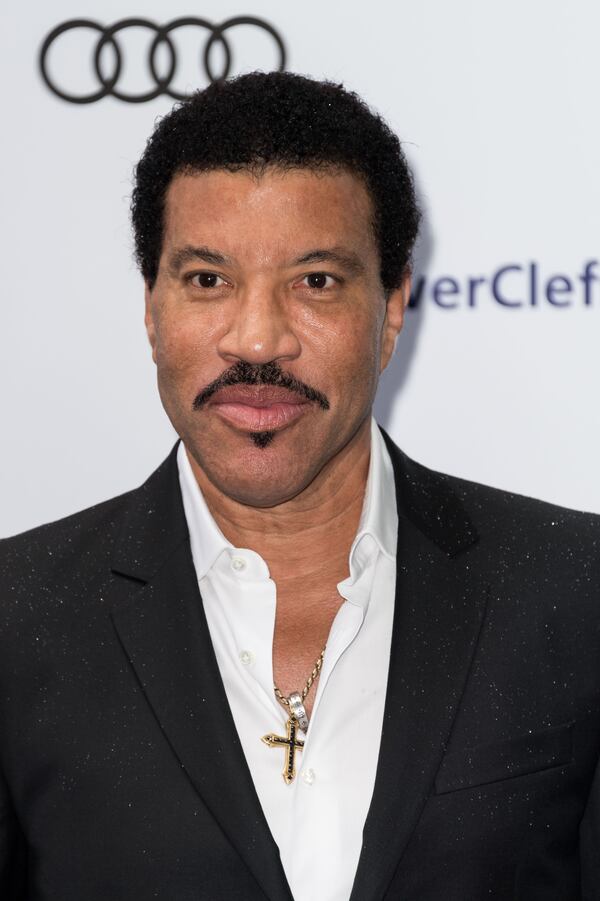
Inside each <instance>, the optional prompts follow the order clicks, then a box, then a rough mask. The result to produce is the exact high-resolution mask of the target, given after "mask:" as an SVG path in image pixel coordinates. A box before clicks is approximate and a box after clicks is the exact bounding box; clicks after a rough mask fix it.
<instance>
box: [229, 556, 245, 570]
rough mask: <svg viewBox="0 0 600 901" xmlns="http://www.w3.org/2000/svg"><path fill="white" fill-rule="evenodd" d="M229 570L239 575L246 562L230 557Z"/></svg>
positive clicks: (241, 558)
mask: <svg viewBox="0 0 600 901" xmlns="http://www.w3.org/2000/svg"><path fill="white" fill-rule="evenodd" d="M231 568H232V570H233V571H234V572H236V573H241V572H242V570H244V569H246V561H245V560H244V558H243V557H232V558H231Z"/></svg>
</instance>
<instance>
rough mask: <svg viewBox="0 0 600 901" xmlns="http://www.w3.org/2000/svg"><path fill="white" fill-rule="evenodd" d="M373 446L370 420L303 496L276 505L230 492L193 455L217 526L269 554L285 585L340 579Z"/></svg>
mask: <svg viewBox="0 0 600 901" xmlns="http://www.w3.org/2000/svg"><path fill="white" fill-rule="evenodd" d="M370 450H371V426H370V420H369V419H367V420H366V421H365V422H364V423H363V424H362V426H361V427H360V429H359V430H358V432H357V433H356V435H355V436H354V437H353V438H352V440H351V441H350V442H348V444H347V445H346V447H344V448H343V449H342V450H341V451H339V453H338V454H336V456H335V457H334V458H332V459H331V460H330V461H329V462H328V463H327V464H326V465H325V466H324V467H323V469H322V470H321V472H320V473H319V475H318V476H317V478H316V479H315V480H314V481H313V482H312V483H311V484H310V485H309V486H308V487H307V488H306V489H305V490H304V491H302V492H300V494H298V495H297V496H296V497H294V498H292V499H291V500H289V501H286V502H285V503H282V504H279V505H277V506H275V507H269V508H259V507H250V506H246V505H244V504H241V503H239V502H238V501H235V500H232V499H231V498H229V497H227V496H226V495H224V494H223V493H222V492H220V491H219V490H218V489H216V488H215V486H214V485H213V484H212V483H211V482H210V481H209V479H208V478H207V477H206V475H205V473H204V471H203V470H202V469H201V468H200V467H199V466H198V464H197V463H196V462H195V461H194V459H193V458H192V457H191V455H190V454H188V458H189V460H190V463H191V466H192V469H193V471H194V475H195V477H196V480H197V481H198V484H199V486H200V489H201V491H202V493H203V495H204V498H205V500H206V503H207V505H208V508H209V510H210V512H211V514H212V516H213V517H214V519H215V521H216V523H217V525H218V526H219V528H220V529H221V531H222V532H223V534H224V535H225V537H226V538H227V540H228V541H230V542H231V543H232V544H233V545H234V547H240V548H241V547H246V548H250V549H251V550H253V551H256V552H257V553H258V554H260V555H261V557H263V559H264V560H265V561H266V563H267V565H268V567H269V571H270V573H271V578H272V579H274V581H275V582H276V583H277V584H278V586H279V585H282V586H283V584H284V583H289V582H290V581H291V580H293V577H294V574H295V573H298V574H301V576H302V579H303V581H304V584H305V585H306V580H307V578H308V579H309V580H310V578H311V576H314V578H315V579H322V578H323V576H324V575H328V576H329V578H330V579H335V580H340V579H342V578H344V577H345V576H346V575H347V569H348V554H349V552H350V547H351V545H352V541H353V539H354V536H355V535H356V531H357V529H358V523H359V520H360V514H361V511H362V505H363V500H364V493H365V486H366V481H367V474H368V469H369V457H370Z"/></svg>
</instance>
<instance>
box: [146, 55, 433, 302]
mask: <svg viewBox="0 0 600 901" xmlns="http://www.w3.org/2000/svg"><path fill="white" fill-rule="evenodd" d="M269 166H273V167H277V168H283V169H297V168H309V169H313V170H319V169H323V170H327V169H328V168H329V169H332V168H333V169H338V170H339V169H343V170H346V171H348V172H350V173H352V174H354V175H356V176H357V177H359V178H360V179H361V180H362V181H363V183H364V184H365V186H366V188H367V191H368V193H369V195H370V197H371V200H372V204H373V223H372V224H373V229H374V233H375V237H376V240H377V244H378V248H379V254H380V264H381V283H382V286H383V289H384V291H385V292H386V293H389V292H391V291H393V290H394V289H396V288H398V287H399V286H400V285H401V283H402V280H403V277H404V275H405V274H406V272H407V270H408V269H409V268H410V264H411V254H412V249H413V246H414V243H415V240H416V237H417V233H418V229H419V221H420V212H419V207H418V204H417V200H416V196H415V189H414V183H413V178H412V175H411V172H410V170H409V168H408V164H407V162H406V158H405V156H404V153H403V151H402V148H401V146H400V141H399V139H398V137H397V136H396V135H395V134H394V133H393V132H392V131H391V129H390V128H389V126H388V125H387V124H386V123H385V122H384V121H383V119H382V118H381V117H380V116H379V115H377V114H376V113H374V112H373V111H371V110H370V109H369V107H368V106H367V105H366V104H365V102H364V101H363V100H361V98H360V97H358V96H357V95H356V94H355V93H353V92H350V91H347V90H346V89H344V87H343V86H342V85H339V84H334V83H333V82H329V81H317V80H315V79H312V78H307V77H305V76H302V75H297V74H293V73H290V72H269V73H262V72H251V73H249V74H247V75H241V76H238V77H237V78H233V79H231V80H228V81H218V82H215V83H214V84H211V85H210V86H209V87H207V88H205V89H204V90H201V91H197V92H195V93H194V94H192V95H191V96H190V97H189V98H187V99H186V100H184V101H182V102H181V103H179V104H177V105H176V106H175V107H174V108H173V110H172V111H171V112H170V113H168V114H167V115H166V116H165V117H164V118H162V119H161V120H160V121H159V123H158V125H157V127H156V129H155V131H154V132H153V134H152V135H151V136H150V138H149V140H148V143H147V144H146V148H145V150H144V153H143V155H142V157H141V159H140V161H139V163H138V164H137V166H136V168H135V175H134V187H133V194H132V200H131V217H132V224H133V231H134V240H135V257H136V261H137V264H138V266H139V269H140V271H141V273H142V275H143V277H144V279H145V281H146V282H147V284H148V285H149V286H150V288H152V287H153V285H154V282H155V281H156V277H157V274H158V268H159V260H160V255H161V251H162V242H163V230H164V209H165V198H166V194H167V191H168V188H169V185H170V184H171V182H172V180H173V178H174V177H175V176H176V175H178V174H182V173H195V172H205V171H210V170H215V169H225V170H229V171H233V172H235V171H240V170H249V171H252V172H256V173H257V174H260V173H261V172H262V171H264V169H265V168H266V167H269Z"/></svg>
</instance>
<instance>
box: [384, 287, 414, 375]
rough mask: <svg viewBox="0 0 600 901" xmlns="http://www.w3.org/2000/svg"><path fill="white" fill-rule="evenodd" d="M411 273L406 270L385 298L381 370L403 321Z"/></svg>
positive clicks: (408, 297) (408, 296) (385, 363)
mask: <svg viewBox="0 0 600 901" xmlns="http://www.w3.org/2000/svg"><path fill="white" fill-rule="evenodd" d="M410 286H411V274H410V271H407V272H406V274H405V275H404V277H403V279H402V284H401V285H400V287H399V288H395V289H394V290H393V291H392V293H391V294H390V296H389V297H388V299H387V303H386V310H385V319H384V320H383V331H382V336H381V357H380V362H379V371H380V372H383V370H384V369H385V367H386V366H387V365H388V363H389V362H390V360H391V358H392V354H393V353H394V350H395V348H396V338H397V337H398V335H399V334H400V331H401V329H402V325H403V323H404V311H405V310H406V308H407V306H408V302H409V300H410Z"/></svg>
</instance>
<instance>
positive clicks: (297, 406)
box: [207, 385, 309, 432]
mask: <svg viewBox="0 0 600 901" xmlns="http://www.w3.org/2000/svg"><path fill="white" fill-rule="evenodd" d="M308 405H309V401H308V400H307V398H306V397H303V396H302V395H301V394H297V393H296V392H295V391H290V390H289V388H280V387H278V386H276V385H228V386H227V387H225V388H221V389H219V391H216V392H215V394H213V396H212V397H211V398H210V400H209V401H208V403H207V406H208V407H210V408H212V409H213V410H214V411H215V413H217V414H218V415H219V416H221V417H222V418H223V419H225V420H226V421H227V422H229V423H230V424H231V425H233V426H234V427H237V428H240V429H243V430H245V431H246V430H247V431H251V432H272V431H276V430H278V429H282V428H284V427H285V426H288V425H291V423H292V422H295V421H296V420H297V419H299V418H300V417H301V416H302V415H303V413H304V412H305V411H306V409H307V407H308Z"/></svg>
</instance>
